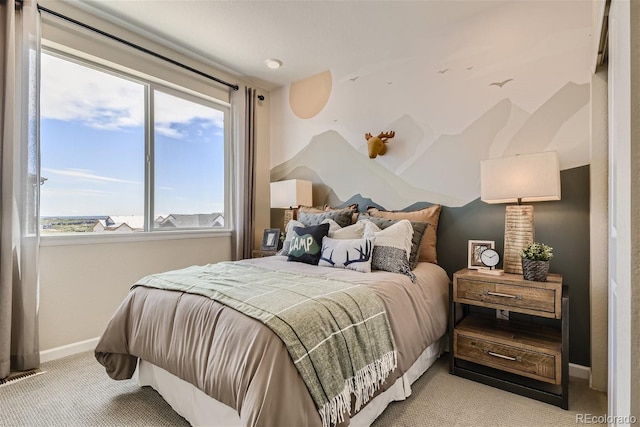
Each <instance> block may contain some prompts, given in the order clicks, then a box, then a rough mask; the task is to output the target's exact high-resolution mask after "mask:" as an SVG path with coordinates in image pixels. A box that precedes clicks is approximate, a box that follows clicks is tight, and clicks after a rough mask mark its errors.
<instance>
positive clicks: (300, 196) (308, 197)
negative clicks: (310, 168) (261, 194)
mask: <svg viewBox="0 0 640 427" xmlns="http://www.w3.org/2000/svg"><path fill="white" fill-rule="evenodd" d="M312 205H313V191H312V184H311V181H304V180H301V179H289V180H286V181H278V182H272V183H271V207H272V208H282V209H289V208H291V207H297V206H312Z"/></svg>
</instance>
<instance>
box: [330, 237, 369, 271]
mask: <svg viewBox="0 0 640 427" xmlns="http://www.w3.org/2000/svg"><path fill="white" fill-rule="evenodd" d="M374 241H375V238H371V239H332V238H331V237H325V238H323V239H322V255H321V256H320V261H319V262H318V265H322V266H325V267H334V268H346V269H349V270H355V271H359V272H361V273H371V260H372V258H373V256H372V255H373V250H374Z"/></svg>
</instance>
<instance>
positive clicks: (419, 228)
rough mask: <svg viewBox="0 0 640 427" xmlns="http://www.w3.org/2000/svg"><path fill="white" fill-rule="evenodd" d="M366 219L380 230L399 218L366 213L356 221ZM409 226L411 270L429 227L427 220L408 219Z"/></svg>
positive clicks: (416, 261) (415, 263)
mask: <svg viewBox="0 0 640 427" xmlns="http://www.w3.org/2000/svg"><path fill="white" fill-rule="evenodd" d="M364 220H368V221H371V222H373V223H374V224H375V225H377V226H378V227H380V228H381V229H382V230H384V229H385V228H387V227H389V226H390V225H393V224H395V223H397V222H398V221H399V220H395V219H386V218H378V217H374V216H369V215H367V214H360V215H358V222H357V223H361V221H364ZM410 222H411V227H413V237H412V238H411V253H410V254H409V265H410V266H411V269H412V270H413V269H414V268H416V265H418V254H419V252H420V244H421V243H422V239H423V236H424V234H425V232H426V230H427V228H428V227H429V223H428V222H418V221H410ZM329 236H331V231H329Z"/></svg>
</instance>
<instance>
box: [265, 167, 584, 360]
mask: <svg viewBox="0 0 640 427" xmlns="http://www.w3.org/2000/svg"><path fill="white" fill-rule="evenodd" d="M560 175H561V185H562V200H560V201H557V202H540V203H534V204H533V207H534V221H535V237H536V241H538V242H542V243H546V244H548V245H550V246H551V247H553V252H554V257H553V259H552V260H551V265H550V272H552V273H559V274H562V275H563V279H564V280H563V283H564V284H565V285H567V286H568V288H569V294H570V295H569V337H570V339H569V349H570V350H569V351H570V356H569V361H570V362H571V363H576V364H578V365H583V366H591V354H590V348H591V347H590V345H591V344H590V321H591V316H590V304H589V166H582V167H578V168H574V169H568V170H564V171H562V172H561V173H560ZM315 185H316V184H315V183H314V186H315ZM325 202H326V203H330V204H331V202H333V200H326V201H325ZM351 203H358V204H359V206H360V209H361V210H363V209H364V208H366V206H367V205H372V204H373V201H372V200H370V199H364V198H363V197H362V196H360V195H358V196H355V197H352V198H351V199H350V200H348V201H347V202H344V204H343V205H349V204H351ZM317 204H322V203H317ZM333 205H334V206H337V204H335V203H334V204H333ZM430 205H431V203H426V202H425V203H416V204H414V205H411V206H409V207H406V208H404V209H403V210H406V211H411V210H415V209H419V208H422V207H426V206H430ZM378 206H379V205H378ZM505 207H506V205H504V204H498V205H489V204H487V203H484V202H482V201H481V200H480V199H476V200H474V201H473V202H471V203H468V204H466V205H465V206H461V207H456V208H454V207H448V206H443V208H442V212H441V214H440V222H439V225H438V243H437V250H438V264H439V265H441V266H442V268H444V269H445V270H446V271H447V273H448V274H449V277H453V273H454V272H456V271H457V270H459V269H461V268H465V267H466V266H467V247H468V241H469V240H493V241H495V242H496V250H497V251H498V253H500V254H501V255H502V254H503V252H504V215H505ZM387 209H393V207H387ZM282 212H283V211H282V210H281V209H272V210H271V226H272V227H281V228H282V227H283V224H282V221H283V214H282ZM501 267H502V264H500V265H499V266H498V268H501ZM533 321H534V322H537V321H538V320H537V319H534V320H533ZM539 322H540V323H545V320H544V319H542V320H540V321H539Z"/></svg>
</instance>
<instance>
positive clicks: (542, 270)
mask: <svg viewBox="0 0 640 427" xmlns="http://www.w3.org/2000/svg"><path fill="white" fill-rule="evenodd" d="M520 257H521V258H522V275H523V276H524V279H525V280H533V281H536V282H546V281H547V274H548V273H549V260H550V259H551V258H552V257H553V248H552V247H551V246H547V245H545V244H544V243H537V242H534V243H531V244H529V245H528V246H526V247H525V248H524V249H522V251H521V252H520Z"/></svg>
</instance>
